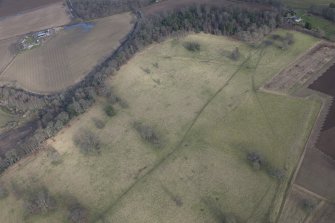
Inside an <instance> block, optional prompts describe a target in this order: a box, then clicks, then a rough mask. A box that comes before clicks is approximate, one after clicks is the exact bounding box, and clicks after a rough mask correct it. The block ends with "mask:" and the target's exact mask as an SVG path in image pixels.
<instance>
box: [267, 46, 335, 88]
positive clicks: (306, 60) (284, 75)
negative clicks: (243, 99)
mask: <svg viewBox="0 0 335 223" xmlns="http://www.w3.org/2000/svg"><path fill="white" fill-rule="evenodd" d="M334 57H335V46H334V45H332V44H328V43H320V44H318V45H316V46H315V47H313V48H312V49H311V50H310V51H309V52H308V53H307V54H305V55H303V56H302V57H301V58H299V59H298V60H297V61H295V62H294V64H292V65H291V66H289V67H288V68H286V69H284V70H282V71H281V72H280V73H279V74H278V75H276V76H274V77H273V78H272V79H271V80H270V81H269V82H268V83H267V84H266V85H265V86H264V87H265V89H268V90H274V91H287V90H289V89H292V88H293V87H294V86H296V85H297V84H298V85H303V84H305V83H306V81H307V80H309V79H311V78H313V77H314V76H315V75H316V74H318V73H319V72H320V71H321V70H322V69H323V68H324V66H325V65H327V64H328V63H329V62H331V61H332V59H333V58H334Z"/></svg>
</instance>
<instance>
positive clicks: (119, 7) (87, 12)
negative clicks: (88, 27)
mask: <svg viewBox="0 0 335 223" xmlns="http://www.w3.org/2000/svg"><path fill="white" fill-rule="evenodd" d="M71 2H72V7H73V10H74V11H75V13H76V14H77V15H78V16H79V17H81V18H83V19H94V18H99V17H105V16H110V15H113V14H117V13H121V12H125V11H130V10H136V9H138V8H140V7H142V6H145V5H148V4H150V3H152V2H154V1H153V0H71Z"/></svg>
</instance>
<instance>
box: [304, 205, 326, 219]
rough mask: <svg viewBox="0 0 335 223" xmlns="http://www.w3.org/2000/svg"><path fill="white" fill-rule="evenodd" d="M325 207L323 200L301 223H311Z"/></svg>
mask: <svg viewBox="0 0 335 223" xmlns="http://www.w3.org/2000/svg"><path fill="white" fill-rule="evenodd" d="M325 205H326V202H325V201H324V200H322V201H320V203H319V204H318V205H317V206H316V207H315V208H314V209H313V211H312V212H311V213H310V214H308V215H307V216H306V218H305V219H304V221H303V223H312V222H311V220H313V217H314V216H315V215H316V214H317V213H318V212H319V211H320V210H322V208H323V207H324V206H325Z"/></svg>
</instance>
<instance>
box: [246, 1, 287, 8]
mask: <svg viewBox="0 0 335 223" xmlns="http://www.w3.org/2000/svg"><path fill="white" fill-rule="evenodd" d="M242 1H244V2H251V3H260V4H266V5H272V6H275V7H280V6H282V1H281V0H242Z"/></svg>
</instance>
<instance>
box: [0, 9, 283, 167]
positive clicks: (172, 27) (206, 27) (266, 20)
mask: <svg viewBox="0 0 335 223" xmlns="http://www.w3.org/2000/svg"><path fill="white" fill-rule="evenodd" d="M137 16H138V18H139V19H138V21H137V23H136V25H135V27H134V29H133V31H132V32H131V33H130V34H129V35H128V37H127V38H126V39H125V40H124V42H123V43H122V44H121V46H120V47H119V48H118V49H117V50H116V51H115V52H114V53H113V54H112V55H111V56H110V57H108V58H107V59H106V60H105V61H104V62H103V63H102V64H100V65H97V66H96V67H95V68H94V69H93V70H92V71H91V72H90V73H89V74H88V75H87V76H86V77H85V79H84V80H83V81H81V82H80V83H78V84H76V85H75V86H73V87H72V88H70V89H68V90H67V91H66V92H63V93H60V94H55V95H50V96H41V95H34V94H29V93H25V92H24V91H21V90H16V89H13V88H6V87H4V88H2V90H1V91H0V97H1V99H2V100H3V101H5V102H7V105H10V107H11V109H12V110H20V109H22V112H24V111H29V110H30V109H31V108H30V106H31V104H32V103H31V102H36V103H37V102H38V103H41V106H42V104H43V106H44V108H43V109H40V111H39V118H38V119H39V120H40V121H39V122H40V128H38V130H36V131H35V133H34V135H33V137H30V138H27V139H25V140H24V142H23V143H21V144H20V146H18V148H13V149H12V150H10V151H8V152H7V153H6V155H5V157H0V172H1V171H3V170H4V169H6V168H7V167H8V166H10V165H12V164H13V163H15V162H16V161H18V160H19V159H20V158H21V157H23V156H25V155H27V154H29V153H31V152H33V151H35V150H36V149H38V148H39V145H40V144H41V143H42V142H43V141H45V140H46V139H47V138H50V137H52V136H54V135H55V134H56V133H57V132H58V131H60V130H61V129H62V128H63V126H64V125H66V124H67V123H68V122H69V121H70V120H71V119H72V118H73V117H75V116H78V115H80V114H82V113H84V112H85V111H86V110H87V109H88V108H89V107H90V106H91V105H92V104H93V103H94V101H95V98H96V96H97V95H98V96H103V97H107V98H108V99H109V100H110V101H115V102H118V103H121V102H122V100H121V99H120V98H119V97H117V96H116V95H115V94H114V93H113V92H112V90H111V89H110V88H109V87H108V86H106V85H105V79H106V78H107V77H108V76H109V75H113V74H115V72H116V71H117V70H119V69H120V67H121V66H122V65H123V64H125V63H126V62H127V61H128V60H129V59H130V58H131V57H132V56H133V55H134V54H135V53H136V52H138V51H140V50H142V49H143V48H144V47H146V46H148V45H150V44H152V43H153V42H160V41H163V40H164V39H166V38H168V37H170V36H174V35H179V34H183V33H188V32H205V33H211V34H216V35H228V36H233V35H234V36H238V34H239V33H243V36H247V35H250V36H251V37H252V36H255V35H254V33H255V32H262V30H266V32H268V31H269V30H271V29H273V28H275V27H277V26H278V25H279V24H280V23H281V21H282V20H281V14H280V13H279V12H277V11H264V10H259V11H257V10H252V11H249V10H247V9H240V8H219V7H209V6H207V5H199V6H191V7H186V8H183V9H178V10H177V11H174V12H170V13H167V14H161V15H156V16H153V17H150V18H143V17H142V15H141V13H137ZM1 92H2V93H1ZM17 99H18V102H19V104H20V106H19V109H18V108H16V109H15V108H14V107H15V103H14V102H16V100H17ZM10 101H12V103H9V102H10ZM122 104H125V103H122ZM23 105H24V106H23ZM125 106H126V105H125ZM147 132H149V133H150V134H149V135H150V137H152V136H153V134H151V132H150V131H147ZM145 137H147V136H145Z"/></svg>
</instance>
